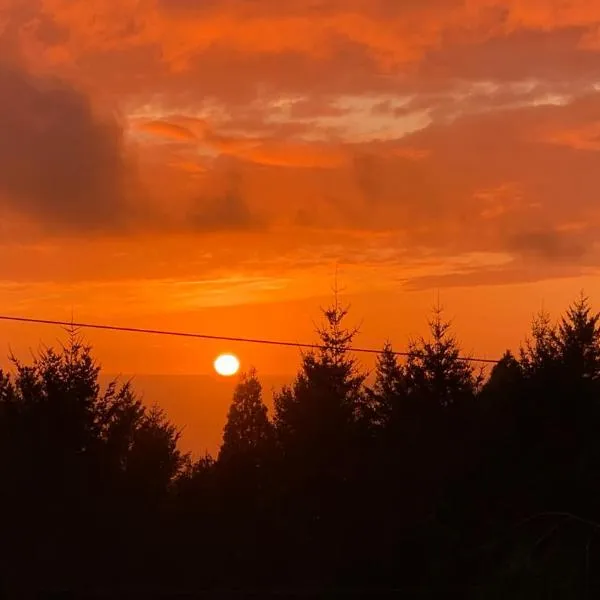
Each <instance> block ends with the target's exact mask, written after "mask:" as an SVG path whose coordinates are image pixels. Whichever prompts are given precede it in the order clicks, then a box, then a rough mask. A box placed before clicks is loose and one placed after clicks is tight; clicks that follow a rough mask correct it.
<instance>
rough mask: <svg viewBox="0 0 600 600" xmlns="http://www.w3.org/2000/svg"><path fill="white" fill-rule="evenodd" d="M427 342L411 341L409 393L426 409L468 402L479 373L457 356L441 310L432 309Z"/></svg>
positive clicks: (478, 382)
mask: <svg viewBox="0 0 600 600" xmlns="http://www.w3.org/2000/svg"><path fill="white" fill-rule="evenodd" d="M429 331H430V336H431V337H430V339H429V340H427V339H425V338H420V339H419V340H418V341H416V342H411V344H410V346H409V352H408V354H409V356H408V360H407V363H406V379H407V385H408V387H409V393H410V394H413V395H416V396H417V397H418V398H419V402H421V403H423V404H425V405H426V406H430V407H433V406H436V405H437V406H438V407H441V408H446V407H449V406H453V405H458V404H463V403H464V402H465V401H468V400H472V399H473V398H474V397H475V395H476V393H477V391H478V389H479V387H480V385H481V383H482V378H483V376H482V374H481V373H479V374H476V373H475V369H474V367H473V366H472V365H471V364H470V362H469V361H468V360H466V359H465V358H463V357H462V356H461V351H460V348H459V346H458V343H457V341H456V338H455V337H454V336H453V335H452V334H451V333H450V322H449V321H445V320H444V319H443V310H442V308H441V307H439V306H438V307H436V308H435V309H434V314H433V318H432V319H431V320H430V321H429Z"/></svg>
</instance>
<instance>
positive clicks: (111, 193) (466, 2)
mask: <svg viewBox="0 0 600 600" xmlns="http://www.w3.org/2000/svg"><path fill="white" fill-rule="evenodd" d="M599 169H600V4H594V3H590V2H588V1H587V0H562V1H561V2H554V1H550V0H527V2H524V1H522V0H462V1H459V0H403V1H399V0H310V1H309V0H285V1H281V0H254V1H249V0H202V1H200V0H119V1H118V2H117V1H116V0H115V1H108V0H85V1H82V2H76V1H74V0H0V247H1V255H0V256H1V260H0V312H1V313H5V314H7V313H8V314H17V315H23V316H34V317H45V318H58V319H69V318H71V314H73V315H74V317H75V318H76V319H77V320H85V319H89V320H93V321H98V322H105V323H111V324H117V325H133V326H140V327H168V328H173V329H186V330H195V331H199V332H203V333H210V334H220V333H222V334H224V335H247V336H257V337H274V338H278V339H290V340H302V341H311V340H312V339H313V338H312V323H313V321H314V320H315V319H316V318H317V317H318V307H319V304H323V303H324V302H325V301H326V296H327V294H328V293H329V290H330V288H331V285H332V283H333V278H334V273H335V269H336V266H337V268H338V270H339V279H340V282H341V284H342V285H343V286H344V288H345V295H346V297H347V299H348V300H349V301H350V302H351V303H352V305H353V318H354V321H353V322H354V323H357V322H360V323H362V334H361V336H360V338H359V340H358V343H360V344H362V345H369V346H375V347H380V346H381V345H382V344H383V341H384V339H385V338H386V337H390V338H391V339H392V340H393V341H394V342H395V344H396V346H397V347H398V349H402V348H403V347H404V345H405V343H406V341H407V339H408V337H409V336H411V335H415V334H419V333H422V332H424V330H425V327H426V319H427V313H428V310H429V308H430V306H431V305H432V304H433V303H434V301H435V299H436V297H437V294H438V293H439V294H440V297H441V300H442V303H443V304H444V305H445V306H446V307H447V309H448V315H449V316H450V317H453V318H454V322H455V326H456V329H457V332H458V334H459V336H460V338H461V340H462V341H463V343H464V346H465V349H466V350H467V351H469V352H474V353H477V354H479V355H484V356H488V357H495V356H497V355H499V354H501V352H502V351H503V350H504V349H505V348H506V347H512V348H515V347H517V345H518V343H519V341H520V340H521V339H522V337H523V335H524V334H525V333H526V330H527V326H528V323H529V320H530V317H531V315H532V313H533V312H535V311H537V310H538V309H539V308H540V307H541V306H542V304H544V306H546V307H547V308H549V309H551V310H552V311H554V312H557V311H559V310H561V309H562V308H563V307H564V306H565V304H566V303H567V302H568V301H569V300H570V299H572V298H574V297H575V296H576V295H577V294H578V292H579V290H580V289H581V288H584V289H585V290H586V291H587V292H588V293H589V294H590V295H591V296H592V299H594V298H596V299H597V298H599V297H600V294H599V293H598V292H600V283H599V281H598V279H597V277H596V273H597V270H598V265H599V264H600V262H599V261H600V250H599V247H598V243H597V241H596V238H597V235H596V234H597V231H598V228H599V225H600V204H599V202H598V175H597V173H598V172H599ZM59 336H60V331H59V330H56V329H52V328H39V327H32V326H23V325H12V324H11V325H9V324H0V352H1V353H2V354H6V353H7V352H8V349H9V345H10V347H11V348H12V349H13V350H14V351H15V352H16V353H17V354H23V355H26V352H27V349H28V348H29V347H35V346H37V345H38V344H39V342H45V343H51V342H53V341H54V340H56V338H57V337H59ZM89 338H90V340H91V341H92V342H93V343H94V344H95V346H96V348H97V353H98V356H99V358H100V359H101V361H102V363H103V364H104V366H105V369H106V370H107V371H109V372H111V373H142V374H152V373H168V374H175V373H177V374H179V373H186V374H191V373H203V372H207V371H209V370H210V368H211V363H212V359H213V357H214V354H215V353H216V352H218V351H220V350H230V349H233V350H234V351H236V352H238V353H239V354H240V357H241V359H242V363H243V364H244V365H249V364H250V363H253V364H254V365H256V366H257V368H258V369H259V372H263V373H291V372H293V371H294V369H295V368H296V366H297V363H298V353H297V352H296V351H295V350H289V351H288V350H282V349H277V348H262V347H246V346H243V347H242V346H235V347H231V346H227V345H221V344H217V343H204V342H199V341H198V342H197V341H182V340H178V339H176V340H169V339H162V338H161V339H156V338H139V337H136V336H127V335H121V334H104V333H102V334H100V333H90V335H89ZM2 348H4V349H2ZM367 363H368V364H370V363H369V361H367Z"/></svg>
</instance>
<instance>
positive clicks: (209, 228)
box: [188, 193, 263, 233]
mask: <svg viewBox="0 0 600 600" xmlns="http://www.w3.org/2000/svg"><path fill="white" fill-rule="evenodd" d="M188 223H189V225H190V227H191V228H192V229H193V230H194V231H197V232H204V233H214V232H223V231H225V232H232V231H237V232H243V231H253V230H256V229H257V228H262V227H263V222H262V220H261V219H260V218H259V217H257V216H256V215H255V214H254V213H253V212H252V211H251V210H250V208H249V207H248V205H247V204H246V202H245V201H244V200H243V198H241V197H240V196H239V195H237V194H234V193H229V194H226V195H223V196H219V197H216V198H208V199H204V198H201V199H199V200H198V201H197V202H196V205H195V207H194V209H193V211H192V212H191V214H190V215H189V218H188Z"/></svg>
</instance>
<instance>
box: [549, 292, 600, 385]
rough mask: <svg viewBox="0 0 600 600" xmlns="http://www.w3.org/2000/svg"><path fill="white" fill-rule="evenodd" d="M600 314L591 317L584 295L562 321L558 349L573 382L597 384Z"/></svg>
mask: <svg viewBox="0 0 600 600" xmlns="http://www.w3.org/2000/svg"><path fill="white" fill-rule="evenodd" d="M599 321H600V313H592V308H591V306H590V303H589V299H588V298H587V297H586V296H584V295H583V294H581V296H580V297H579V299H578V300H577V301H576V302H574V303H573V304H572V305H571V306H570V307H569V308H568V309H567V314H566V315H565V316H564V317H563V318H562V319H561V320H560V323H559V325H558V331H557V332H556V345H557V348H558V351H559V353H560V358H561V362H562V364H563V366H564V368H565V369H566V370H567V372H568V374H569V376H570V377H571V378H573V379H589V380H592V381H596V380H597V379H598V378H599V377H600V325H599Z"/></svg>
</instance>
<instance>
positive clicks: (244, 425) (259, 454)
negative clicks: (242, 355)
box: [219, 369, 273, 467]
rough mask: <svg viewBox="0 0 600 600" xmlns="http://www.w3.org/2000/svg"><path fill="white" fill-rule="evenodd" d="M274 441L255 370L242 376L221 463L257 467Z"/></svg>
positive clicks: (227, 427) (236, 391)
mask: <svg viewBox="0 0 600 600" xmlns="http://www.w3.org/2000/svg"><path fill="white" fill-rule="evenodd" d="M272 437H273V433H272V425H271V422H270V421H269V418H268V415H267V407H266V406H265V404H264V402H263V399H262V386H261V383H260V381H259V380H258V376H257V373H256V370H255V369H251V370H250V372H249V373H248V374H243V375H242V376H241V379H240V382H239V383H238V385H237V387H236V389H235V392H234V395H233V402H232V404H231V407H230V409H229V414H228V416H227V423H226V425H225V429H224V430H223V445H222V447H221V452H220V454H219V461H220V462H231V461H236V462H243V463H245V464H248V465H249V466H250V465H251V466H255V467H258V466H260V464H261V462H263V461H264V459H265V454H266V452H268V450H269V448H270V443H271V440H272Z"/></svg>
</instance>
